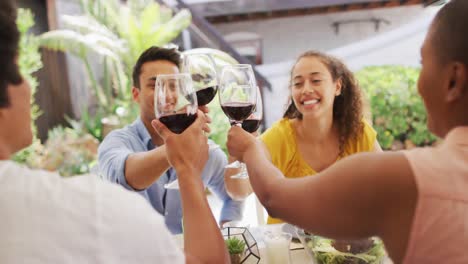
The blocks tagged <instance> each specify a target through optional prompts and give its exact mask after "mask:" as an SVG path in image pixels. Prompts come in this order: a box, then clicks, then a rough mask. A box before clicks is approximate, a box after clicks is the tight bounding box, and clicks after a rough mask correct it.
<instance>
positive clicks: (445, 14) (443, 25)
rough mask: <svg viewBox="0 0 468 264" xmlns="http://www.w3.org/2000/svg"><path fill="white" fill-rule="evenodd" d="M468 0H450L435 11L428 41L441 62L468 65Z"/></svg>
mask: <svg viewBox="0 0 468 264" xmlns="http://www.w3.org/2000/svg"><path fill="white" fill-rule="evenodd" d="M467 30H468V1H467V0H451V1H450V2H448V3H447V4H445V6H444V7H442V9H441V10H440V11H439V12H438V13H437V15H436V17H435V18H434V21H433V22H432V26H431V31H432V32H431V34H432V35H431V38H430V41H431V42H430V43H431V44H432V45H433V47H434V49H435V53H436V57H438V59H440V60H441V62H443V63H446V62H450V61H458V62H461V63H464V64H465V65H468V34H467Z"/></svg>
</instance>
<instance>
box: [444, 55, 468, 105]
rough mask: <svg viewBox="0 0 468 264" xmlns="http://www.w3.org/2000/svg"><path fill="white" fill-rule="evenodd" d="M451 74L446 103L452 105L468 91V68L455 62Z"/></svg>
mask: <svg viewBox="0 0 468 264" xmlns="http://www.w3.org/2000/svg"><path fill="white" fill-rule="evenodd" d="M449 72H450V80H449V83H448V89H447V94H446V96H445V101H447V102H448V103H451V102H455V101H457V100H459V99H460V98H461V97H463V95H464V94H466V92H467V90H468V67H467V66H466V65H464V64H462V63H459V62H454V63H452V65H450V69H449Z"/></svg>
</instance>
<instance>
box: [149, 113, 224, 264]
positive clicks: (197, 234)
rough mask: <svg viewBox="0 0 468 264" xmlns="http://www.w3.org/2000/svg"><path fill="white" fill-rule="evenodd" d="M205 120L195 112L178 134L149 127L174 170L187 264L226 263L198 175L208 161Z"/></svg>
mask: <svg viewBox="0 0 468 264" xmlns="http://www.w3.org/2000/svg"><path fill="white" fill-rule="evenodd" d="M205 122H206V121H205V116H204V114H203V113H202V112H201V111H198V117H197V119H196V121H195V122H194V123H193V124H192V125H191V126H190V127H189V128H188V129H186V130H185V131H184V132H183V133H182V134H180V135H176V134H173V133H171V132H170V131H169V130H168V129H167V128H166V127H165V126H164V125H163V124H162V123H161V122H159V121H157V120H153V127H154V128H155V129H156V131H158V133H159V134H160V135H161V137H162V138H163V139H164V141H165V144H166V152H167V158H168V160H169V162H170V164H171V165H172V166H173V167H174V168H175V170H176V172H177V176H178V179H179V188H180V194H181V199H182V211H183V215H184V241H185V246H184V248H185V253H186V255H187V262H188V263H198V262H199V263H229V255H228V253H227V249H226V246H225V243H224V240H223V237H222V235H221V232H220V230H219V228H218V225H217V223H216V220H215V219H214V217H213V214H212V212H211V209H210V207H209V205H208V200H207V199H206V195H205V188H204V186H203V182H202V180H201V173H202V171H203V168H204V166H205V163H206V161H207V160H208V145H207V143H206V142H207V138H206V136H205V135H204V133H203V127H204V126H205Z"/></svg>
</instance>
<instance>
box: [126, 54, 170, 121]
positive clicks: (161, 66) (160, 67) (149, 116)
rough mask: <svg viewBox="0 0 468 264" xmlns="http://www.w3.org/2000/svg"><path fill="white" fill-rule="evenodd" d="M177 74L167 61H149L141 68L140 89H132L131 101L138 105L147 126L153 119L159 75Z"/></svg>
mask: <svg viewBox="0 0 468 264" xmlns="http://www.w3.org/2000/svg"><path fill="white" fill-rule="evenodd" d="M174 73H179V69H178V68H177V65H175V64H174V63H172V62H170V61H167V60H157V61H150V62H146V63H144V64H143V66H142V67H141V74H140V77H139V80H140V89H138V88H136V87H133V90H132V92H133V99H134V100H135V101H136V102H137V103H138V104H139V105H140V115H141V118H142V120H143V122H144V123H145V124H147V125H149V124H150V123H151V120H153V119H155V113H154V86H155V83H156V77H157V76H158V75H160V74H174Z"/></svg>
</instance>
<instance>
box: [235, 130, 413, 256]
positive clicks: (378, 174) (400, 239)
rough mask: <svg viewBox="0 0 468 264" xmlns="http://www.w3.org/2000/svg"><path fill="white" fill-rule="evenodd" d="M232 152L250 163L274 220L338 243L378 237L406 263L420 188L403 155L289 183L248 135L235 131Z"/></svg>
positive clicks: (349, 161) (340, 166)
mask: <svg viewBox="0 0 468 264" xmlns="http://www.w3.org/2000/svg"><path fill="white" fill-rule="evenodd" d="M234 142H236V143H234ZM239 142H243V143H242V144H239ZM228 148H229V151H230V154H231V155H233V156H235V157H237V158H238V159H240V160H243V161H245V162H246V164H247V168H248V172H249V175H250V182H251V184H252V187H253V189H254V191H255V193H256V194H257V196H258V198H259V199H260V201H261V202H262V204H263V205H264V206H265V208H266V209H267V210H268V212H269V214H270V215H271V216H273V217H277V218H281V219H283V220H285V221H287V222H290V223H292V224H295V225H298V226H300V227H303V228H305V229H307V230H309V231H311V232H313V233H317V234H321V235H324V236H328V237H333V238H342V239H349V238H362V237H368V236H372V235H379V236H381V237H382V238H383V239H384V241H385V243H386V246H387V249H388V250H389V252H390V253H391V255H392V257H393V258H394V259H395V260H397V259H401V258H402V257H403V256H402V255H403V254H404V251H405V250H406V243H407V240H408V234H409V231H410V227H411V223H412V218H413V214H414V208H415V205H416V200H417V188H416V183H415V182H414V177H413V174H412V171H411V168H410V165H409V163H408V161H407V160H406V158H405V157H404V156H403V154H402V153H397V152H389V153H380V154H375V153H374V154H372V153H363V154H357V155H354V156H351V157H349V158H346V159H343V160H342V161H339V162H337V163H336V164H335V165H333V166H331V167H330V168H328V169H327V170H325V171H323V172H321V173H320V174H318V175H316V176H313V177H304V178H299V179H286V178H284V176H283V175H282V173H281V172H280V171H279V170H278V169H277V168H275V167H274V166H273V165H272V164H271V163H270V162H269V161H268V159H267V158H266V157H265V155H264V153H263V149H262V147H261V145H260V143H259V142H258V141H256V140H255V138H253V137H250V135H248V134H247V133H244V132H243V131H241V130H238V129H237V128H231V130H230V132H229V140H228Z"/></svg>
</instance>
